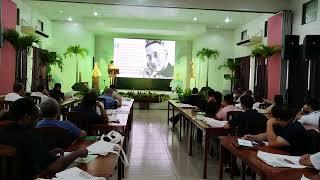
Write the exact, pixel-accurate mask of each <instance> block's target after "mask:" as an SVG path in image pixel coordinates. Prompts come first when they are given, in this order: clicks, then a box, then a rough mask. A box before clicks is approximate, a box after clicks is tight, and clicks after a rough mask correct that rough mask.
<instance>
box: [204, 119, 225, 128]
mask: <svg viewBox="0 0 320 180" xmlns="http://www.w3.org/2000/svg"><path fill="white" fill-rule="evenodd" d="M205 121H206V122H207V124H208V125H209V126H211V127H224V125H225V124H226V123H227V121H219V120H216V119H213V118H208V117H205Z"/></svg>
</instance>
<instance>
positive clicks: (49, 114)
mask: <svg viewBox="0 0 320 180" xmlns="http://www.w3.org/2000/svg"><path fill="white" fill-rule="evenodd" d="M40 110H41V112H42V120H41V121H39V122H38V123H37V125H36V128H42V127H48V126H54V127H59V128H63V129H65V130H67V131H68V133H69V134H70V136H71V137H72V139H73V140H76V139H78V138H79V137H83V136H86V135H87V133H86V132H85V131H83V130H81V129H79V128H78V127H77V126H76V125H74V124H73V123H72V122H70V121H67V120H66V121H60V120H58V116H59V114H60V109H59V104H58V102H57V101H56V100H55V99H53V98H48V99H47V100H45V101H43V102H41V104H40Z"/></svg>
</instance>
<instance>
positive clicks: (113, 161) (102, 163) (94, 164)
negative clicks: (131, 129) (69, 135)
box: [66, 139, 123, 180]
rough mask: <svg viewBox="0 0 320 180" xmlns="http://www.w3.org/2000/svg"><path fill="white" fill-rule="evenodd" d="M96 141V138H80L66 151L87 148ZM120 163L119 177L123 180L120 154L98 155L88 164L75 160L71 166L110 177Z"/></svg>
mask: <svg viewBox="0 0 320 180" xmlns="http://www.w3.org/2000/svg"><path fill="white" fill-rule="evenodd" d="M94 142H96V141H95V140H84V139H79V140H77V141H76V142H75V143H73V144H72V145H71V146H70V147H68V148H67V149H66V151H67V152H68V151H74V150H77V149H79V148H86V147H88V146H90V145H91V144H93V143H94ZM117 164H118V179H119V180H121V179H122V176H123V164H122V162H121V160H119V161H118V155H116V154H114V153H110V154H108V155H107V156H100V155H99V156H98V157H97V158H95V159H94V160H92V161H91V162H89V163H88V164H85V163H77V162H73V163H72V164H71V165H70V166H69V167H78V168H79V169H82V170H83V171H86V172H88V173H89V174H91V175H93V176H99V177H105V178H106V179H108V178H110V177H111V176H112V174H113V172H114V170H115V168H116V166H117Z"/></svg>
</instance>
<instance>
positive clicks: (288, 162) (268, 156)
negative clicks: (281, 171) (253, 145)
mask: <svg viewBox="0 0 320 180" xmlns="http://www.w3.org/2000/svg"><path fill="white" fill-rule="evenodd" d="M257 156H258V158H259V159H261V160H262V161H263V162H265V163H266V164H268V165H269V166H272V167H287V168H306V167H307V166H303V165H301V164H300V163H299V159H300V156H287V155H281V154H272V153H267V152H263V151H258V154H257Z"/></svg>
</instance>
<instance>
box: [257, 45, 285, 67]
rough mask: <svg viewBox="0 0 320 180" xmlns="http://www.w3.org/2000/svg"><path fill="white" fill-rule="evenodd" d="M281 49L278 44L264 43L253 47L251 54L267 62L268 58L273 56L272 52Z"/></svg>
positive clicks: (274, 52)
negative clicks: (269, 44) (268, 44)
mask: <svg viewBox="0 0 320 180" xmlns="http://www.w3.org/2000/svg"><path fill="white" fill-rule="evenodd" d="M280 51H281V49H280V48H279V46H275V45H274V46H267V45H264V44H261V45H259V46H257V47H255V48H254V49H253V50H252V52H251V54H252V56H253V57H255V58H258V59H264V60H265V63H266V64H267V63H268V58H269V57H271V56H273V55H274V54H276V53H278V52H280Z"/></svg>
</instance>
